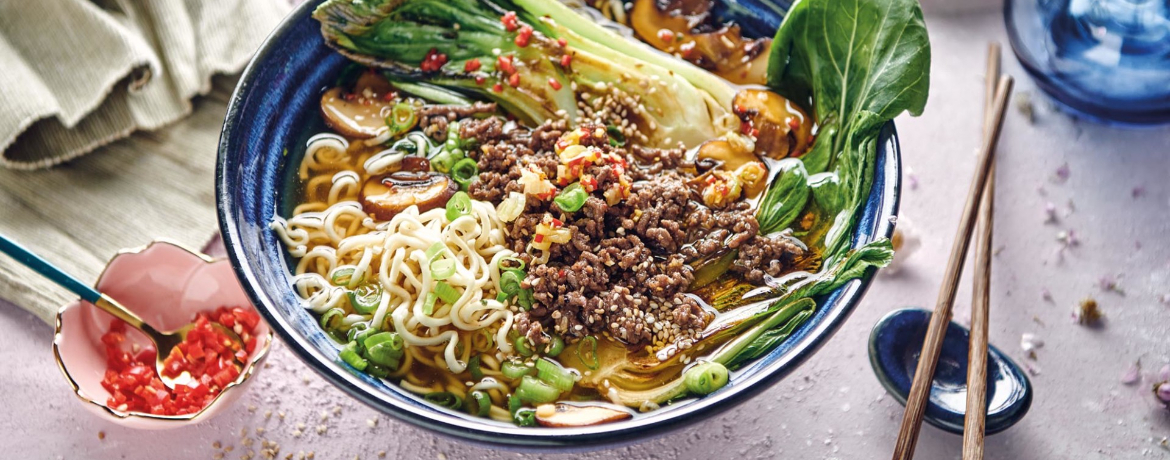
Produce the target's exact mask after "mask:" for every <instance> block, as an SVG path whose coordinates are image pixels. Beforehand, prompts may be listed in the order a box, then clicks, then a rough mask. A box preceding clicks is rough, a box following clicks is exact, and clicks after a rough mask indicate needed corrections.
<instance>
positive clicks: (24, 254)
mask: <svg viewBox="0 0 1170 460" xmlns="http://www.w3.org/2000/svg"><path fill="white" fill-rule="evenodd" d="M0 252H3V253H5V254H8V255H9V256H12V258H14V259H16V261H17V262H19V263H20V264H22V265H24V266H26V267H28V268H31V269H33V271H35V272H37V273H40V274H41V275H43V276H44V277H45V278H48V279H49V280H50V281H53V282H54V283H57V285H59V286H61V287H64V288H65V289H68V290H70V291H72V292H73V293H74V294H77V295H79V296H81V299H82V300H84V301H86V302H89V303H91V304H93V305H94V306H96V307H98V308H100V309H101V310H102V311H104V312H106V313H109V314H111V315H114V316H115V317H116V318H118V319H120V320H122V321H125V322H126V323H128V324H129V325H130V326H131V327H133V328H135V329H138V330H140V331H142V332H143V333H144V334H146V336H147V337H149V338H150V341H151V342H153V343H154V347H155V350H156V352H155V363H154V366H155V370H156V372H157V373H158V377H159V380H162V382H163V384H164V385H166V386H167V387H168V388H172V389H173V388H175V386H176V385H183V384H186V383H188V382H190V381H191V374H190V373H189V372H187V371H183V373H182V374H179V375H178V376H174V377H168V376H167V375H166V374H165V373H164V372H163V369H164V366H165V363H166V359H167V356H170V354H171V351H172V350H174V349H175V346H176V345H178V344H180V343H182V342H183V340H185V339H186V338H187V333H188V332H190V331H191V329H192V328H194V327H195V323H189V324H187V325H185V326H183V327H181V328H179V329H177V330H174V331H165V332H164V331H159V330H158V329H155V328H154V327H153V326H151V325H149V324H147V323H146V322H145V321H143V320H142V318H139V317H138V315H136V314H134V312H132V311H130V310H129V309H127V308H126V307H125V306H123V305H122V304H120V303H118V301H116V300H114V299H113V298H111V297H110V296H107V295H105V294H102V293H100V292H98V291H97V289H94V288H91V287H89V286H87V285H85V283H82V282H81V281H79V280H78V279H77V278H74V277H73V276H72V275H70V274H68V273H65V272H64V271H62V270H61V269H60V268H58V267H57V266H55V265H53V264H51V263H49V261H47V260H45V259H43V258H41V257H40V256H38V255H36V254H34V253H33V252H32V251H29V250H28V249H27V248H25V247H24V246H21V245H20V244H17V242H16V241H13V240H12V239H10V238H8V237H6V236H4V235H0ZM210 324H211V326H212V327H214V328H216V329H218V330H219V331H220V332H222V333H223V334H224V335H225V336H226V337H227V339H228V340H229V341H230V342H231V343H230V344H225V345H229V346H230V347H231V348H232V349H234V350H239V349H241V348H243V341H242V340H240V336H239V335H236V332H235V331H233V330H231V329H228V328H227V327H224V326H223V325H222V324H219V323H215V322H211V323H210ZM232 362H233V363H234V364H235V366H236V367H237V368H238V369H243V365H244V363H241V362H240V361H239V358H237V357H236V356H235V354H234V353H232Z"/></svg>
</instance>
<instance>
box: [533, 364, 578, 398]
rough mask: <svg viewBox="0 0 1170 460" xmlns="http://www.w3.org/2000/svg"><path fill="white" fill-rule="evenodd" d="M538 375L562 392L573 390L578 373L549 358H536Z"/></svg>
mask: <svg viewBox="0 0 1170 460" xmlns="http://www.w3.org/2000/svg"><path fill="white" fill-rule="evenodd" d="M536 377H537V378H539V379H540V380H541V381H543V382H544V383H547V384H549V385H552V386H553V387H554V388H556V389H558V390H560V391H562V392H565V391H569V390H572V389H573V384H575V383H577V375H576V374H574V373H573V372H571V371H569V370H568V369H565V368H564V367H561V365H560V364H557V363H556V361H553V360H551V359H548V358H540V359H538V360H536Z"/></svg>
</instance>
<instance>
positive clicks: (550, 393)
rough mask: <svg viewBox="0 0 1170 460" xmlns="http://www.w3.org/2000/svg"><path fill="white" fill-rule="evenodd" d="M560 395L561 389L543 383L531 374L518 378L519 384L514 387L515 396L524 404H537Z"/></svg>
mask: <svg viewBox="0 0 1170 460" xmlns="http://www.w3.org/2000/svg"><path fill="white" fill-rule="evenodd" d="M560 396H561V390H558V389H557V388H556V387H554V386H552V385H549V384H547V383H544V382H542V381H540V380H539V379H537V378H536V377H533V376H531V375H525V376H524V377H523V378H521V379H520V386H518V387H516V397H517V398H520V401H521V402H523V403H525V404H531V405H534V406H535V405H537V404H547V403H550V402H553V401H556V400H557V398H559V397H560Z"/></svg>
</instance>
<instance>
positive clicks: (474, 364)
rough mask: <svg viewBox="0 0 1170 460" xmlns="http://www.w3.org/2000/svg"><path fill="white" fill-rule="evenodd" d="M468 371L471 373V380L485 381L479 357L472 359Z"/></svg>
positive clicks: (468, 364) (468, 363)
mask: <svg viewBox="0 0 1170 460" xmlns="http://www.w3.org/2000/svg"><path fill="white" fill-rule="evenodd" d="M467 370H468V371H469V372H471V378H472V379H474V380H483V369H480V368H479V355H475V356H472V357H471V360H470V361H468V362H467Z"/></svg>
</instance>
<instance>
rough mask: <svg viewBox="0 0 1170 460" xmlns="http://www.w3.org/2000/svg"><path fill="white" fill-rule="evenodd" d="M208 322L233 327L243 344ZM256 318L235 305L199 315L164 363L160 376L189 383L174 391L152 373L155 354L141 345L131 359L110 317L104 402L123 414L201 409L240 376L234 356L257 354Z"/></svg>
mask: <svg viewBox="0 0 1170 460" xmlns="http://www.w3.org/2000/svg"><path fill="white" fill-rule="evenodd" d="M212 322H216V323H219V324H222V325H223V326H225V327H227V328H230V329H232V330H233V331H235V332H236V334H237V335H239V336H240V340H242V341H243V346H242V347H241V346H240V345H238V344H234V343H232V342H231V341H230V340H228V339H227V337H226V335H225V334H224V333H223V332H221V331H220V330H219V329H216V328H215V327H213V326H212V325H211V323H212ZM259 323H260V315H259V314H257V313H256V312H255V311H252V310H248V309H244V308H239V307H233V308H228V307H220V308H219V309H217V310H215V311H214V312H212V313H210V314H208V313H200V314H198V315H197V316H196V317H195V327H194V328H192V329H191V331H190V332H188V333H187V337H186V339H184V340H183V342H182V343H180V344H179V345H176V346H175V348H174V349H172V350H171V353H170V354H169V355H167V359H166V361H165V362H164V363H163V373H164V374H165V375H167V376H168V377H174V376H178V375H180V374H182V373H183V372H188V373H190V375H191V380H190V381H189V382H188V383H186V384H183V385H178V386H176V387H175V388H174V389H173V390H172V389H170V388H167V386H166V385H165V384H163V382H162V380H160V379H159V377H158V375H157V374H156V373H155V366H154V362H155V350H154V348H152V347H146V348H143V349H142V350H140V351H138V352H137V354H135V355H131V354H130V352H129V351H127V350H126V349H125V347H124V342H125V341H126V323H125V322H124V321H122V320H119V319H115V320H113V321H112V322H111V323H110V329H109V331H107V332H106V333H105V334H104V335H102V338H101V340H102V343H104V344H105V345H106V366H107V368H106V373H105V376H104V378H103V379H102V387H103V388H105V389H106V391H109V392H110V397H109V398H108V399H107V400H106V404H107V405H108V406H109V407H111V408H113V409H116V410H119V411H123V412H145V413H150V414H155V415H183V414H191V413H195V412H198V411H200V410H203V408H204V407H206V406H207V404H209V403H210V402H211V401H212V400H214V399H215V397H216V396H218V395H219V393H220V392H222V391H223V389H224V388H225V387H226V386H227V385H229V384H231V383H232V382H234V381H235V380H236V378H238V377H239V376H240V369H239V368H237V367H236V365H235V363H234V361H233V359H232V358H233V356H234V357H235V358H238V359H239V360H240V361H243V362H247V360H248V357H249V356H251V355H252V353H254V352H255V351H256V336H255V335H254V334H255V332H256V326H257V325H258V324H259Z"/></svg>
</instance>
